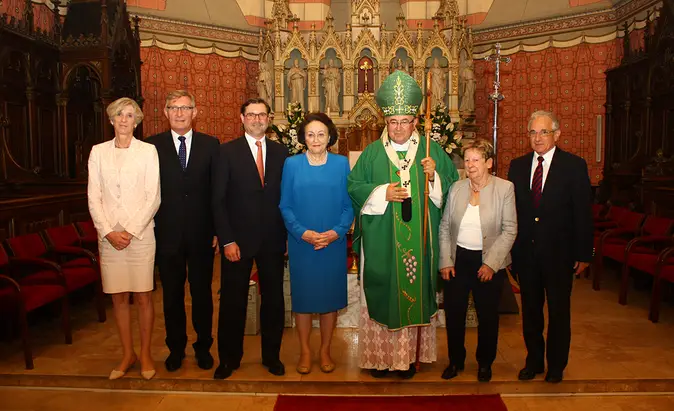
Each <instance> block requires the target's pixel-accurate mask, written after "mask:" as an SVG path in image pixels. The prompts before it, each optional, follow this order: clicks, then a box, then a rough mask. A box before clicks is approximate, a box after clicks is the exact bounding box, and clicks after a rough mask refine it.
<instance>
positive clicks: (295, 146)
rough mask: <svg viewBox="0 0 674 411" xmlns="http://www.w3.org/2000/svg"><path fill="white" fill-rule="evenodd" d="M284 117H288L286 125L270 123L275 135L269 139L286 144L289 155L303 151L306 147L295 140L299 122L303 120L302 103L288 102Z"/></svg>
mask: <svg viewBox="0 0 674 411" xmlns="http://www.w3.org/2000/svg"><path fill="white" fill-rule="evenodd" d="M286 118H287V119H288V125H287V126H286V125H284V124H278V125H276V124H272V125H271V129H272V130H273V131H274V133H276V136H274V137H270V139H271V140H274V141H277V142H279V143H281V144H283V145H284V146H286V148H287V149H288V152H289V153H290V155H291V156H292V155H295V154H299V153H304V152H305V151H307V147H306V146H305V145H304V144H302V143H300V142H299V141H298V140H297V132H298V130H299V128H300V124H302V122H303V121H304V112H303V111H302V105H301V104H300V103H289V104H288V108H287V110H286Z"/></svg>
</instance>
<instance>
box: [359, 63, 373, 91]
mask: <svg viewBox="0 0 674 411" xmlns="http://www.w3.org/2000/svg"><path fill="white" fill-rule="evenodd" d="M358 68H359V69H361V70H363V71H364V77H365V83H364V88H363V92H364V93H368V88H367V71H368V70H372V66H371V65H370V62H369V61H368V60H365V61H364V62H363V64H361V65H360V67H358Z"/></svg>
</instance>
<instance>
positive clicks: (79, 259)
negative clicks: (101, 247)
mask: <svg viewBox="0 0 674 411" xmlns="http://www.w3.org/2000/svg"><path fill="white" fill-rule="evenodd" d="M42 234H43V236H44V239H45V240H46V241H47V244H48V245H49V246H50V248H54V247H76V248H85V247H83V246H82V239H81V237H80V233H78V232H77V228H75V226H74V225H73V224H70V225H64V226H60V227H50V228H47V229H45V230H44V231H43V232H42ZM85 249H86V248H85ZM89 251H91V250H89ZM68 257H69V256H68V255H65V256H64V258H63V259H62V260H61V261H60V264H61V266H63V267H81V266H91V258H89V256H78V255H74V256H73V257H72V258H68Z"/></svg>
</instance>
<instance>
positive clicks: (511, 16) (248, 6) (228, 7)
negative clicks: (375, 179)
mask: <svg viewBox="0 0 674 411" xmlns="http://www.w3.org/2000/svg"><path fill="white" fill-rule="evenodd" d="M351 1H352V0H332V1H330V0H322V1H320V0H319V1H308V0H307V1H306V2H303V1H302V0H291V1H290V9H291V11H292V12H293V13H295V14H296V15H297V16H298V17H299V18H300V20H305V19H306V18H303V17H306V16H308V15H315V14H316V11H318V12H319V13H321V12H322V13H323V14H324V15H327V11H328V10H330V11H331V12H332V15H333V17H334V18H335V22H334V24H335V27H337V28H342V27H344V25H345V24H346V22H347V21H348V19H349V3H350V2H351ZM628 1H630V0H627V1H625V0H459V1H458V5H459V12H460V14H462V15H465V16H467V18H468V22H469V24H471V25H472V26H473V28H474V30H481V29H489V28H494V27H500V26H508V25H513V24H521V23H527V22H531V21H537V20H543V19H550V18H555V17H564V16H570V15H575V14H583V13H588V12H596V11H601V10H607V9H611V8H613V7H616V6H618V5H620V4H623V3H626V2H628ZM380 3H381V10H382V16H381V20H382V22H383V23H385V24H386V25H387V26H388V27H395V25H396V20H395V19H396V17H397V16H398V14H400V13H403V14H405V16H406V17H407V18H408V19H410V18H415V16H414V15H413V14H414V13H415V12H417V13H418V11H417V10H418V9H419V8H420V7H421V8H423V9H424V10H425V11H426V13H430V14H433V13H434V12H435V10H437V8H438V6H439V5H440V3H441V1H439V0H435V1H423V0H422V1H418V0H416V1H415V0H380ZM127 4H128V5H129V10H130V11H131V12H133V13H139V14H145V15H150V16H154V17H158V18H165V19H171V20H181V21H189V22H193V23H200V24H205V25H212V26H219V27H226V28H233V29H241V30H257V29H258V28H259V27H260V26H261V25H263V22H264V19H265V18H269V17H271V9H272V6H273V1H271V0H266V1H265V0H128V1H127Z"/></svg>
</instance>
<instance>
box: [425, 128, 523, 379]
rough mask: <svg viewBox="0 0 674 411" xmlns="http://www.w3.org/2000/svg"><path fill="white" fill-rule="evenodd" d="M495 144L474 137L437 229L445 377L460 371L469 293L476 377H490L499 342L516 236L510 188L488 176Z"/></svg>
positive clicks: (462, 360)
mask: <svg viewBox="0 0 674 411" xmlns="http://www.w3.org/2000/svg"><path fill="white" fill-rule="evenodd" d="M493 156H494V147H493V146H492V145H491V143H489V142H488V141H486V140H479V139H478V140H475V141H474V142H473V144H472V145H470V146H468V147H467V148H466V149H465V150H464V165H465V169H466V175H467V177H468V178H466V179H464V180H461V181H457V182H456V183H454V185H452V188H451V190H450V192H449V195H448V199H447V204H446V206H445V211H444V214H443V216H442V221H441V222H440V228H439V230H438V234H439V243H440V265H439V267H440V274H441V276H442V279H443V280H444V308H445V319H446V323H447V328H446V330H447V349H448V352H449V366H448V367H447V368H446V369H445V371H444V372H443V373H442V378H444V379H446V380H448V379H451V378H454V377H456V376H457V375H458V373H459V371H463V369H464V363H465V359H466V349H465V347H464V339H465V334H466V326H465V324H466V310H467V306H468V294H469V293H470V292H471V291H472V292H473V299H474V301H475V309H476V310H477V317H478V323H479V325H478V330H477V332H478V343H477V355H476V357H477V363H478V374H477V379H478V381H482V382H486V381H490V380H491V365H492V363H493V362H494V359H495V358H496V344H497V341H498V305H499V299H500V296H501V288H502V287H503V281H504V279H505V275H506V274H505V268H506V266H508V264H510V249H511V248H512V245H513V243H514V242H515V237H516V236H517V215H516V212H515V192H514V186H513V184H512V183H511V182H510V181H507V180H503V179H501V178H498V177H496V176H492V175H491V173H490V171H489V169H490V168H491V167H492V165H493V163H494V160H493Z"/></svg>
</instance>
